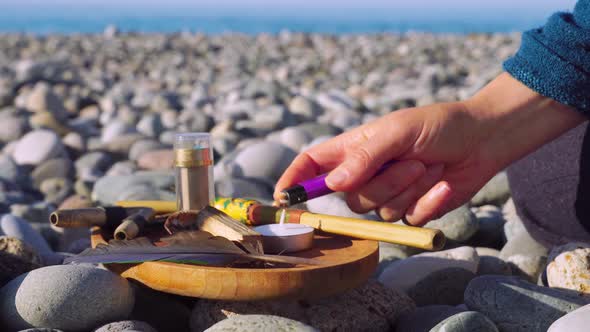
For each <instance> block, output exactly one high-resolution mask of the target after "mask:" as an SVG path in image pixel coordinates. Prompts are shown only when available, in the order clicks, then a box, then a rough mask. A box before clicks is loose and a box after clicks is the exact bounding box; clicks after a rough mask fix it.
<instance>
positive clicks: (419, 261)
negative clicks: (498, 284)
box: [379, 247, 479, 291]
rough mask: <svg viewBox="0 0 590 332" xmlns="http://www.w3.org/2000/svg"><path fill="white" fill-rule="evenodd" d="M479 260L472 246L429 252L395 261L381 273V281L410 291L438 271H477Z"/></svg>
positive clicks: (386, 284) (389, 285) (390, 286)
mask: <svg viewBox="0 0 590 332" xmlns="http://www.w3.org/2000/svg"><path fill="white" fill-rule="evenodd" d="M478 262H479V256H477V253H476V252H475V250H474V249H473V248H471V247H459V248H455V249H449V250H443V251H439V252H428V253H423V254H418V255H415V256H412V257H409V258H406V259H403V260H398V261H394V262H393V263H391V264H390V265H389V266H388V267H387V268H386V269H385V270H384V271H383V273H381V275H380V276H379V281H380V282H382V283H383V284H384V285H385V286H387V287H389V288H393V289H398V290H402V291H408V290H409V289H412V287H414V286H415V285H416V284H417V283H419V282H420V281H421V280H423V279H425V278H427V277H428V276H429V275H431V274H433V273H435V272H436V271H440V270H445V269H448V268H462V269H466V270H468V271H470V272H472V273H475V272H476V271H477V265H478Z"/></svg>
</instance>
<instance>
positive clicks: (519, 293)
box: [465, 276, 590, 332]
mask: <svg viewBox="0 0 590 332" xmlns="http://www.w3.org/2000/svg"><path fill="white" fill-rule="evenodd" d="M588 303H590V298H587V297H583V296H580V293H577V292H574V291H567V290H559V289H553V288H547V287H541V286H537V285H534V284H531V283H529V282H526V281H524V280H522V279H520V278H517V277H506V276H481V277H477V278H475V279H473V280H472V281H471V282H470V283H469V285H468V286H467V289H466V290H465V304H467V306H468V307H469V309H471V310H475V311H479V312H481V313H482V314H484V315H486V316H487V317H488V318H490V319H491V320H492V321H493V322H494V323H495V324H496V325H497V326H498V329H499V330H500V331H507V332H520V331H522V332H524V331H546V330H547V328H548V327H549V326H550V325H551V323H553V322H554V321H555V320H556V319H558V318H559V317H561V316H563V315H565V314H566V313H568V312H571V311H573V310H575V309H577V308H579V307H581V306H583V305H585V304H588Z"/></svg>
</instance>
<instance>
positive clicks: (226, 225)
mask: <svg viewBox="0 0 590 332" xmlns="http://www.w3.org/2000/svg"><path fill="white" fill-rule="evenodd" d="M197 224H198V226H199V229H200V230H202V231H205V232H209V233H211V234H213V235H216V236H222V237H224V238H226V239H228V240H231V241H236V242H238V243H240V244H241V245H242V246H243V247H244V248H246V250H248V251H249V252H250V253H260V254H262V253H263V252H264V251H263V249H262V235H260V234H259V233H257V232H255V231H253V230H252V229H251V228H249V227H247V226H246V225H244V224H242V223H240V222H239V221H237V220H235V219H232V218H231V217H230V216H228V215H227V214H225V213H224V212H223V211H219V210H217V209H216V208H214V207H211V206H206V207H205V208H204V209H202V210H201V211H199V213H198V215H197Z"/></svg>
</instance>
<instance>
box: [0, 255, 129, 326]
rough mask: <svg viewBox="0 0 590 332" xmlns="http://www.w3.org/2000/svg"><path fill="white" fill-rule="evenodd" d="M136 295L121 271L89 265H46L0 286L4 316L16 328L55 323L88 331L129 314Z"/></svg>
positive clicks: (3, 321)
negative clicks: (115, 271) (122, 276)
mask: <svg viewBox="0 0 590 332" xmlns="http://www.w3.org/2000/svg"><path fill="white" fill-rule="evenodd" d="M133 303H134V297H133V292H132V289H131V287H129V284H128V282H127V281H126V280H125V279H123V278H121V277H119V276H118V275H116V274H114V273H112V272H109V271H106V270H103V269H97V268H93V267H89V266H83V265H63V266H48V267H44V268H41V269H37V270H33V271H31V272H29V273H27V274H24V275H21V276H20V277H18V278H16V279H14V280H12V281H11V282H9V283H8V284H6V285H5V286H4V287H3V288H2V289H1V290H0V308H1V310H0V322H1V324H2V325H3V328H5V329H10V330H16V329H25V328H30V327H43V326H51V327H53V328H58V329H63V330H67V331H80V330H82V331H88V330H91V329H93V328H95V327H96V326H99V325H100V324H104V323H106V322H112V321H117V320H121V319H125V318H126V317H127V316H128V315H129V314H130V313H131V309H132V308H133Z"/></svg>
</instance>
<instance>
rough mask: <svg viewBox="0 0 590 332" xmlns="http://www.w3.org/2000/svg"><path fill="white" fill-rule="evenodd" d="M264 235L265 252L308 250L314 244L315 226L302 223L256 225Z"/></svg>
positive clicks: (255, 228)
mask: <svg viewBox="0 0 590 332" xmlns="http://www.w3.org/2000/svg"><path fill="white" fill-rule="evenodd" d="M254 231H256V232H258V233H260V234H261V235H262V245H263V246H264V252H266V253H269V254H272V253H275V254H277V253H288V252H296V251H301V250H306V249H309V248H311V247H312V245H313V231H314V228H313V227H310V226H307V225H302V224H269V225H262V226H257V227H254Z"/></svg>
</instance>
